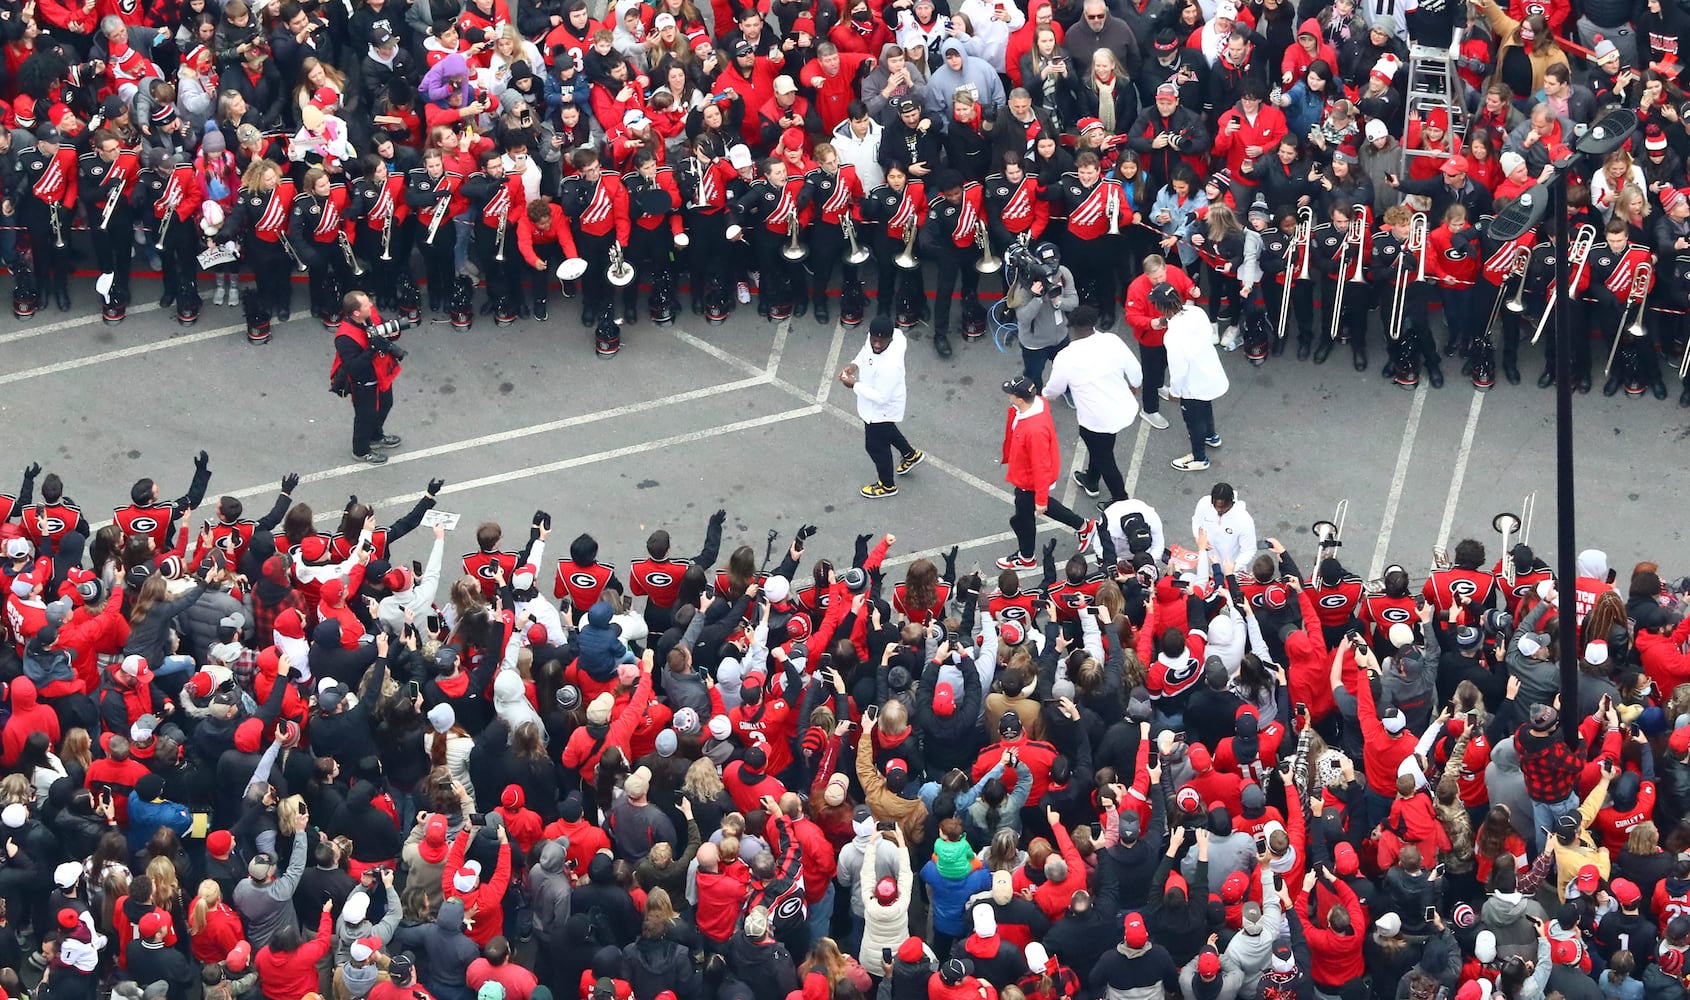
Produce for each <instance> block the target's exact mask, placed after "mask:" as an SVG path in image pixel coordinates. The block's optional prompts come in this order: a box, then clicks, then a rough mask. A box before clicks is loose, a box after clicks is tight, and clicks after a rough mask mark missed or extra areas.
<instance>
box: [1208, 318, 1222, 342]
mask: <svg viewBox="0 0 1690 1000" xmlns="http://www.w3.org/2000/svg"><path fill="white" fill-rule="evenodd" d="M1220 342H1221V325H1220V324H1219V323H1210V324H1209V343H1211V344H1218V343H1220Z"/></svg>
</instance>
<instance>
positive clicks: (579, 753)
mask: <svg viewBox="0 0 1690 1000" xmlns="http://www.w3.org/2000/svg"><path fill="white" fill-rule="evenodd" d="M652 656H653V654H652V651H651V650H650V649H647V650H646V651H645V654H644V656H643V657H642V658H641V660H640V680H639V686H638V687H636V688H635V689H634V699H633V701H631V702H629V704H628V710H627V711H625V712H623V713H621V714H620V715H618V716H617V717H616V719H615V720H614V721H612V720H611V717H610V716H611V709H612V707H613V706H614V705H615V704H616V696H615V695H613V694H611V693H610V692H609V691H603V692H600V693H599V695H598V696H597V697H595V698H594V699H593V700H592V702H590V703H589V704H588V705H587V724H586V725H585V726H581V727H580V728H578V729H576V730H575V731H574V732H573V733H570V734H569V743H568V744H566V745H565V746H564V748H563V756H562V758H561V759H560V760H561V763H562V764H563V766H564V767H567V768H569V769H571V770H576V771H580V772H581V777H582V779H583V780H585V781H587V782H591V781H593V780H594V778H595V777H596V776H597V775H598V769H599V761H600V760H603V759H604V752H605V751H606V750H609V749H610V748H611V747H616V748H617V749H618V750H620V751H621V753H622V758H623V759H624V760H633V759H634V757H633V754H632V753H631V752H630V747H629V745H628V739H629V737H631V736H632V735H633V733H634V727H635V726H638V725H639V724H640V719H641V718H643V717H644V716H645V712H646V706H647V705H649V704H650V703H651V663H652Z"/></svg>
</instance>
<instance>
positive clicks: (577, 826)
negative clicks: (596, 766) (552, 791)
mask: <svg viewBox="0 0 1690 1000" xmlns="http://www.w3.org/2000/svg"><path fill="white" fill-rule="evenodd" d="M583 813H584V807H583V806H582V804H581V794H580V793H579V792H570V793H569V795H568V796H566V797H565V798H564V800H563V802H562V804H560V805H559V806H558V809H557V816H558V818H557V819H555V820H553V821H552V822H551V823H549V824H548V825H547V826H546V829H545V831H544V832H543V833H541V834H540V839H541V840H556V839H558V838H559V837H567V838H569V847H568V848H567V849H566V851H565V853H566V855H567V856H568V861H569V867H570V870H571V871H576V872H581V873H583V875H584V874H585V872H586V871H587V866H588V865H589V864H591V863H592V860H593V855H595V854H597V853H598V852H599V851H608V850H610V837H609V835H607V834H606V833H605V832H604V831H603V830H601V829H599V828H598V827H596V826H594V825H592V824H591V823H588V822H587V821H586V820H585V819H584V818H583Z"/></svg>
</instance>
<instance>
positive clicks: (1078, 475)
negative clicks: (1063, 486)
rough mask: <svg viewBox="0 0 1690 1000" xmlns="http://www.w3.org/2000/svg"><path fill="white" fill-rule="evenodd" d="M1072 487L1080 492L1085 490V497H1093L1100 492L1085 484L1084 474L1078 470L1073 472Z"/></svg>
mask: <svg viewBox="0 0 1690 1000" xmlns="http://www.w3.org/2000/svg"><path fill="white" fill-rule="evenodd" d="M1074 485H1076V486H1078V487H1079V488H1080V489H1082V490H1085V491H1086V496H1088V497H1095V496H1097V495H1098V493H1099V492H1101V491H1100V490H1098V488H1097V487H1096V486H1095V485H1093V484H1091V483H1088V482H1086V474H1085V473H1083V472H1081V471H1080V470H1079V469H1075V470H1074Z"/></svg>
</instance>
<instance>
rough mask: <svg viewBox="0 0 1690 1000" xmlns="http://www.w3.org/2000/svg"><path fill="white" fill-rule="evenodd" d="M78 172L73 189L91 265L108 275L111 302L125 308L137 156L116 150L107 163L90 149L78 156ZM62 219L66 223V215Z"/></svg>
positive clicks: (130, 151) (131, 255) (131, 254)
mask: <svg viewBox="0 0 1690 1000" xmlns="http://www.w3.org/2000/svg"><path fill="white" fill-rule="evenodd" d="M79 173H80V178H79V181H78V183H77V190H78V192H79V193H80V194H81V197H82V216H83V218H85V219H87V220H88V227H89V229H90V230H92V232H93V243H94V263H95V266H96V267H98V268H99V269H100V272H101V273H102V274H110V275H112V287H111V301H112V303H113V304H114V305H126V304H128V302H129V270H130V265H131V263H132V261H133V259H134V256H135V241H134V240H133V239H130V238H128V237H129V232H130V229H131V228H132V226H133V224H134V220H135V213H134V211H133V210H132V209H131V207H130V200H131V199H132V198H133V197H134V195H135V185H136V183H137V182H138V181H139V180H140V177H141V157H140V153H139V152H138V151H137V150H133V149H119V150H118V151H117V156H116V157H114V158H113V159H112V160H111V162H109V163H108V162H107V161H106V159H105V158H104V157H103V156H101V155H100V154H99V152H98V151H96V150H92V149H91V150H89V151H88V152H86V153H83V154H82V156H81V158H80V162H79ZM108 204H110V205H111V206H112V209H111V218H110V220H109V221H108V222H106V225H105V227H104V228H103V229H102V228H101V226H100V223H101V220H102V219H105V218H106V214H105V213H106V206H107V205H108ZM66 217H67V221H68V213H66Z"/></svg>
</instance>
